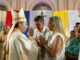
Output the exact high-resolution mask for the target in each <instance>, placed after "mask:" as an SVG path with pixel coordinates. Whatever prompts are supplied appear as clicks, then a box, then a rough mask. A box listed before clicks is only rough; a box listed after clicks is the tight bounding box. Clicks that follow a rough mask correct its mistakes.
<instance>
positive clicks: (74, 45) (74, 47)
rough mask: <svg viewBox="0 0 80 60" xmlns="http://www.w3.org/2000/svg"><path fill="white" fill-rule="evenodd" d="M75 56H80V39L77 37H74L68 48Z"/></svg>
mask: <svg viewBox="0 0 80 60" xmlns="http://www.w3.org/2000/svg"><path fill="white" fill-rule="evenodd" d="M66 50H67V51H68V52H69V53H70V54H72V55H73V56H78V55H79V51H80V41H79V40H78V38H77V37H75V38H73V39H72V40H71V41H70V43H69V46H68V48H67V49H66Z"/></svg>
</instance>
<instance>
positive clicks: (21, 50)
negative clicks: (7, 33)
mask: <svg viewBox="0 0 80 60" xmlns="http://www.w3.org/2000/svg"><path fill="white" fill-rule="evenodd" d="M37 53H38V48H37V44H36V42H34V41H31V40H29V39H28V38H27V37H26V36H25V35H24V34H23V33H21V31H19V30H17V29H16V30H15V31H14V32H13V33H12V35H11V37H10V40H9V60H37Z"/></svg>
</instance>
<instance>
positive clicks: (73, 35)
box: [70, 31, 76, 40]
mask: <svg viewBox="0 0 80 60" xmlns="http://www.w3.org/2000/svg"><path fill="white" fill-rule="evenodd" d="M74 37H76V35H75V32H74V31H71V32H70V40H71V39H72V38H74Z"/></svg>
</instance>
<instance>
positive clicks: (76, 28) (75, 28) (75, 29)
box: [74, 26, 78, 37]
mask: <svg viewBox="0 0 80 60" xmlns="http://www.w3.org/2000/svg"><path fill="white" fill-rule="evenodd" d="M74 32H75V35H76V37H77V33H78V26H74Z"/></svg>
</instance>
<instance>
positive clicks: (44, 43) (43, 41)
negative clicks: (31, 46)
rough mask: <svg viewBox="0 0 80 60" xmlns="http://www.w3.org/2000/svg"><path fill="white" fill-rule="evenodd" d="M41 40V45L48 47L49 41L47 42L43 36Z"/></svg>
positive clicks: (40, 37)
mask: <svg viewBox="0 0 80 60" xmlns="http://www.w3.org/2000/svg"><path fill="white" fill-rule="evenodd" d="M39 40H40V43H41V45H42V46H45V45H47V41H46V39H45V38H43V37H42V36H39Z"/></svg>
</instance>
